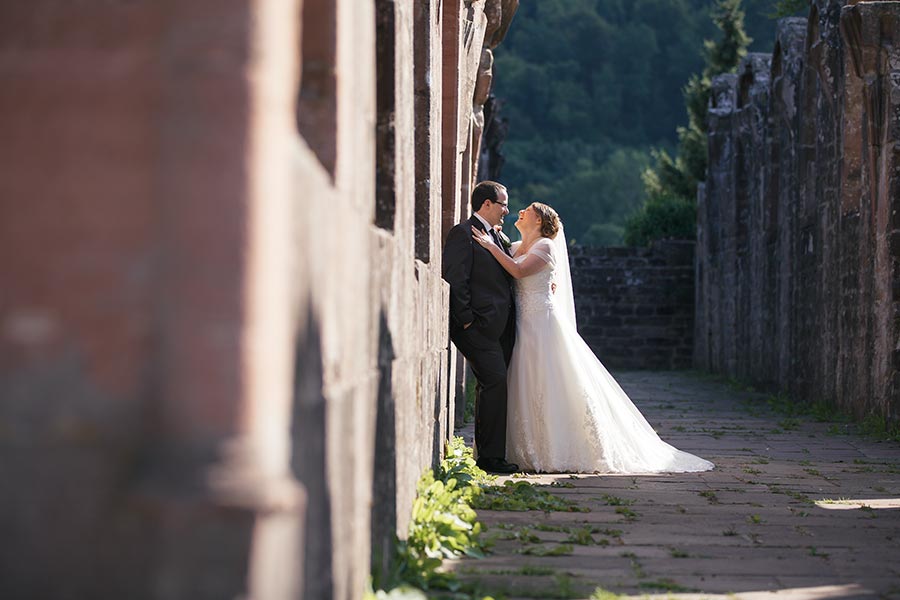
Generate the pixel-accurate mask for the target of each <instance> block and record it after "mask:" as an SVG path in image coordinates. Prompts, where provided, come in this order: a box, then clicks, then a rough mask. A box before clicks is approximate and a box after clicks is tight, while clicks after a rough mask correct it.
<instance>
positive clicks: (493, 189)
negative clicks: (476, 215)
mask: <svg viewBox="0 0 900 600" xmlns="http://www.w3.org/2000/svg"><path fill="white" fill-rule="evenodd" d="M505 189H506V186H505V185H501V184H499V183H497V182H496V181H489V180H485V181H482V182H481V183H479V184H478V185H476V186H475V189H473V190H472V212H478V211H479V210H481V205H482V204H484V201H485V200H490V201H491V202H496V201H497V198H499V197H500V191H501V190H505Z"/></svg>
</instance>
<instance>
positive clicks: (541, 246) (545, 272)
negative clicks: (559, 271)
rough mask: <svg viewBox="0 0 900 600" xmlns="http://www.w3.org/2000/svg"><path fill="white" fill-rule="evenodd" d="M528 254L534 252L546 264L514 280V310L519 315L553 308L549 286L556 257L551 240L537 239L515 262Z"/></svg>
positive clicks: (523, 258) (554, 268)
mask: <svg viewBox="0 0 900 600" xmlns="http://www.w3.org/2000/svg"><path fill="white" fill-rule="evenodd" d="M529 254H536V255H537V256H539V257H540V258H541V259H543V260H544V261H546V263H547V264H546V266H544V268H543V269H541V270H540V271H538V272H537V273H535V274H533V275H529V276H528V277H523V278H521V279H517V280H516V312H517V314H519V315H522V314H525V313H528V312H531V311H542V310H549V309H551V308H553V292H552V290H551V287H550V286H551V284H552V283H553V281H554V276H555V275H556V257H555V249H554V247H553V243H552V241H551V240H548V239H547V238H543V239H540V240H538V241H537V242H535V243H534V244H532V246H531V248H529V249H528V252H526V253H525V254H522V255H521V256H517V257H516V258H515V260H516V262H522V261H524V260H525V257H526V256H528V255H529Z"/></svg>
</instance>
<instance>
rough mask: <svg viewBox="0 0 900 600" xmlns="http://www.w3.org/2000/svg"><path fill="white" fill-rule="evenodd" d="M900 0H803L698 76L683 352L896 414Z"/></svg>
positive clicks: (713, 365)
mask: <svg viewBox="0 0 900 600" xmlns="http://www.w3.org/2000/svg"><path fill="white" fill-rule="evenodd" d="M898 40H900V3H898V2H851V3H847V5H845V3H844V2H842V1H840V0H816V1H814V2H813V3H812V4H811V7H810V13H809V16H808V18H807V19H802V18H791V19H785V20H782V21H780V22H779V24H778V30H777V35H776V44H775V50H774V53H773V55H772V56H771V57H768V56H761V55H751V56H749V57H747V59H746V60H744V61H743V62H742V64H741V65H740V67H739V68H738V71H737V74H736V75H724V76H720V77H718V78H716V79H715V80H714V82H713V88H714V92H713V98H712V100H711V103H710V118H709V170H708V174H707V181H706V184H705V186H704V187H703V188H701V190H700V193H699V197H698V250H697V266H696V268H697V319H696V346H695V364H696V365H697V366H698V367H699V368H702V369H708V370H711V371H715V372H721V373H726V374H728V375H730V376H734V377H738V378H741V379H746V380H751V381H755V382H757V383H759V384H762V385H764V386H766V387H768V388H770V389H773V390H784V391H787V392H789V393H790V394H791V395H792V396H794V397H796V398H798V399H806V400H814V401H818V400H825V401H828V402H834V403H836V404H837V405H839V406H841V407H844V408H846V409H849V410H852V411H853V412H855V413H856V414H858V415H860V416H863V415H866V414H870V413H874V414H876V415H882V416H886V417H889V418H894V419H896V418H898V417H900V387H898V385H900V372H898V369H900V361H898V359H897V358H896V356H897V355H896V350H895V348H896V345H897V341H898V340H897V335H898V333H900V331H898V329H897V323H898V321H897V319H896V317H897V315H898V314H900V312H898V311H900V304H898V300H900V296H897V292H896V289H898V288H897V286H895V285H894V283H893V282H894V281H898V280H900V279H898V278H900V264H898V262H897V260H898V257H900V254H898V249H897V247H896V244H893V243H892V239H893V236H894V235H895V232H896V231H897V229H896V228H897V226H898V223H897V222H896V219H895V218H894V214H895V212H896V211H897V209H898V208H900V206H898V202H900V193H898V185H900V184H898V182H900V171H898V169H900V156H898V154H897V152H896V149H895V146H896V145H897V143H898V133H900V78H898V73H900V54H898V48H900V45H898Z"/></svg>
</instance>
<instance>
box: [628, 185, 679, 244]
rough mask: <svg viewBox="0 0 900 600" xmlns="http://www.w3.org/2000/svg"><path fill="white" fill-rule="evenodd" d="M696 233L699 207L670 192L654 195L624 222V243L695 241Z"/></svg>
mask: <svg viewBox="0 0 900 600" xmlns="http://www.w3.org/2000/svg"><path fill="white" fill-rule="evenodd" d="M696 236H697V207H696V205H695V204H694V202H693V201H691V200H688V199H686V198H681V197H679V196H675V195H671V194H663V195H660V196H655V197H653V198H651V199H650V200H649V201H647V204H645V205H644V207H643V208H642V209H641V210H640V211H638V212H637V213H635V214H634V215H632V216H631V217H630V218H629V219H628V221H627V222H626V223H625V243H626V244H627V245H629V246H648V245H649V244H650V242H652V241H655V240H670V239H675V240H693V239H695V238H696Z"/></svg>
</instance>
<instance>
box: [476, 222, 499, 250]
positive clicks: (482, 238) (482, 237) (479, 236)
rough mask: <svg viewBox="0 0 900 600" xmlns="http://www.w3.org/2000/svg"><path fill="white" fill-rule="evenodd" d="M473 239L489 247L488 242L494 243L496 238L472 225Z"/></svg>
mask: <svg viewBox="0 0 900 600" xmlns="http://www.w3.org/2000/svg"><path fill="white" fill-rule="evenodd" d="M472 239H474V240H475V241H476V242H478V243H479V244H481V245H482V246H484V247H485V248H487V247H488V244H490V245H494V240H492V239H491V238H490V236H489V235H488V234H487V233H485V232H483V231H481V230H480V229H478V228H477V227H475V226H472Z"/></svg>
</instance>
